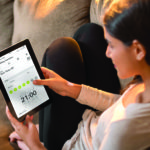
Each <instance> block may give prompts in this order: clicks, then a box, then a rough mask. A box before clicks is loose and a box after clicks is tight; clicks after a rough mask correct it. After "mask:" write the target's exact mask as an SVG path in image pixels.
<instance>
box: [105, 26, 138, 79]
mask: <svg viewBox="0 0 150 150" xmlns="http://www.w3.org/2000/svg"><path fill="white" fill-rule="evenodd" d="M104 35H105V39H106V41H107V42H108V46H107V50H106V56H107V57H108V58H110V59H111V60H112V63H113V64H114V67H115V69H116V70H117V74H118V76H119V78H122V79H125V78H129V77H132V76H134V75H135V72H134V70H135V69H134V68H135V66H136V59H135V58H134V50H133V46H132V45H131V46H126V45H125V44H124V43H123V42H122V41H120V40H119V39H117V38H114V37H112V36H111V35H110V34H109V33H108V32H107V30H106V28H105V27H104Z"/></svg>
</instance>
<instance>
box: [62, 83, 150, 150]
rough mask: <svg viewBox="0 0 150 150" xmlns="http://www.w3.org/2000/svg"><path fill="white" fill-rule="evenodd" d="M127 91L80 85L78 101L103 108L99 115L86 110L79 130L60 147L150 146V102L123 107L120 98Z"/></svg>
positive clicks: (129, 149)
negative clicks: (112, 92) (104, 90)
mask: <svg viewBox="0 0 150 150" xmlns="http://www.w3.org/2000/svg"><path fill="white" fill-rule="evenodd" d="M130 88H132V86H131V87H130ZM130 88H129V89H128V90H130ZM128 90H127V91H128ZM127 91H126V92H127ZM126 92H125V93H124V94H123V95H122V96H120V95H116V94H111V93H107V92H103V91H101V90H97V89H94V88H91V87H88V86H85V85H82V90H81V93H80V95H79V97H78V99H77V101H78V102H80V103H82V104H86V105H89V106H92V107H93V108H96V109H98V110H105V109H106V110H105V111H104V112H103V113H102V114H100V111H97V112H94V111H92V110H86V111H85V112H84V114H83V121H81V122H80V124H79V126H78V130H77V131H76V133H75V134H74V136H73V137H72V138H71V139H70V140H68V141H67V142H66V143H65V145H64V147H63V150H144V149H145V148H147V147H150V104H149V103H146V104H140V103H134V104H130V105H128V106H127V108H124V106H123V104H122V99H123V97H124V95H125V94H126ZM110 106H111V107H110ZM107 108H109V109H107Z"/></svg>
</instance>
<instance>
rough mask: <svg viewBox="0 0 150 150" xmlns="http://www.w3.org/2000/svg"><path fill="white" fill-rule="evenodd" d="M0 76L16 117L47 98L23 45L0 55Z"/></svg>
mask: <svg viewBox="0 0 150 150" xmlns="http://www.w3.org/2000/svg"><path fill="white" fill-rule="evenodd" d="M0 77H1V79H2V81H3V84H4V86H5V89H6V91H7V93H8V96H9V98H10V100H11V103H12V105H13V107H14V110H15V112H16V115H17V117H18V118H19V117H21V116H23V115H24V114H25V113H27V112H29V111H30V110H32V109H33V108H35V107H37V106H38V105H40V104H42V103H43V102H45V101H47V100H48V99H49V97H48V95H47V93H46V91H45V88H44V87H43V86H38V85H33V83H32V82H33V80H35V79H39V78H40V77H39V75H38V73H37V71H36V68H35V66H34V64H33V61H32V59H31V57H30V54H29V52H28V50H27V47H26V46H25V45H24V46H22V47H20V48H18V49H16V50H15V51H13V52H10V53H8V54H6V55H5V56H2V57H0Z"/></svg>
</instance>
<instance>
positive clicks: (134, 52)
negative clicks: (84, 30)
mask: <svg viewBox="0 0 150 150" xmlns="http://www.w3.org/2000/svg"><path fill="white" fill-rule="evenodd" d="M149 17H150V1H149V0H121V1H120V0H116V1H115V0H114V1H113V2H112V4H111V5H110V7H109V9H108V10H107V12H106V13H105V16H104V34H105V38H106V40H107V41H108V47H107V50H106V56H107V57H108V58H110V59H111V60H112V62H113V64H114V67H115V68H116V70H117V74H118V76H119V77H120V78H128V77H132V76H135V77H138V78H136V80H135V81H136V82H134V83H133V84H132V85H130V86H129V87H128V89H127V90H126V91H125V92H124V94H123V95H122V96H120V95H117V94H111V93H107V92H104V91H101V90H97V89H94V88H91V87H88V86H85V85H79V84H74V83H71V82H68V81H67V80H65V79H64V78H62V77H60V76H59V75H58V74H56V73H55V72H53V71H51V70H48V69H46V68H42V71H43V74H44V75H45V78H46V80H36V81H34V84H36V85H47V86H49V88H51V89H53V90H54V91H55V92H56V93H59V94H60V95H62V96H69V97H72V98H74V99H76V100H77V101H78V102H79V103H82V104H86V105H89V106H91V107H93V108H95V109H97V110H101V111H104V110H105V111H104V112H103V114H101V115H100V113H99V111H92V110H86V111H85V112H84V114H83V117H82V118H83V120H82V121H81V122H80V124H79V126H78V130H77V131H76V133H75V134H74V136H73V137H72V138H71V139H70V140H68V141H67V142H66V143H65V144H64V146H63V150H66V149H99V150H110V149H111V150H141V149H146V148H148V147H150V143H149V141H150V103H149V102H150V97H149V91H150V42H149V39H150V29H149V27H150V20H149ZM6 113H7V116H8V118H9V119H10V121H11V123H12V125H13V127H14V128H15V130H16V132H17V133H18V135H19V136H20V137H21V138H22V139H23V140H24V142H25V143H26V144H27V145H28V147H29V148H30V149H45V148H44V146H43V145H42V144H41V143H40V140H39V138H38V132H37V130H36V127H35V126H34V125H33V123H32V121H31V119H30V117H27V118H26V121H27V127H26V126H24V125H22V124H21V123H19V122H18V121H17V120H16V119H15V118H13V116H12V115H11V114H10V112H9V110H8V109H7V110H6Z"/></svg>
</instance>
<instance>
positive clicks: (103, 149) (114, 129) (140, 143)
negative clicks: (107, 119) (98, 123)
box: [99, 104, 150, 150]
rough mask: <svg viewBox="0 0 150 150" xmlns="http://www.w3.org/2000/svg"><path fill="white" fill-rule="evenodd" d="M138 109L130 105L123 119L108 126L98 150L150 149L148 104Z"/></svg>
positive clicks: (149, 113)
mask: <svg viewBox="0 0 150 150" xmlns="http://www.w3.org/2000/svg"><path fill="white" fill-rule="evenodd" d="M138 105H139V104H138ZM142 105H143V104H142ZM140 107H141V106H137V104H132V105H131V106H130V107H128V108H127V109H126V117H125V119H122V120H118V121H115V122H113V123H112V124H111V125H110V127H109V128H108V129H107V130H106V132H105V136H104V139H103V141H102V143H101V146H100V148H99V150H108V149H111V150H145V149H146V148H148V147H150V104H149V106H148V107H147V106H146V107H145V106H144V107H143V106H142V107H143V108H142V109H141V108H140ZM139 108H140V109H139Z"/></svg>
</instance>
